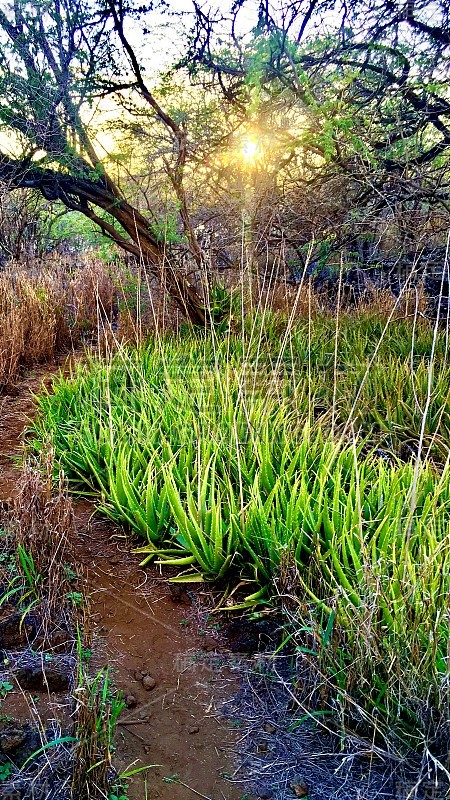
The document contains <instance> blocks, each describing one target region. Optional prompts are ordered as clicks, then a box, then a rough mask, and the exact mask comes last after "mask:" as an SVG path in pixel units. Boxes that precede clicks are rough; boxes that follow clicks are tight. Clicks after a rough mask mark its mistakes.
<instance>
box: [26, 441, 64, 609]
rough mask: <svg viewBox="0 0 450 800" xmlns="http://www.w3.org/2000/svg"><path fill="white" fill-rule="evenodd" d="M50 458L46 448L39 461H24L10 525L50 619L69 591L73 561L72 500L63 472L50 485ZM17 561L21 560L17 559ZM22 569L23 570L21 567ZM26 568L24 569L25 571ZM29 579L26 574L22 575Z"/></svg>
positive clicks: (51, 454) (51, 470) (51, 473)
mask: <svg viewBox="0 0 450 800" xmlns="http://www.w3.org/2000/svg"><path fill="white" fill-rule="evenodd" d="M53 472H54V458H53V452H52V451H51V450H48V451H47V453H46V455H45V457H44V459H43V463H42V462H39V461H38V460H34V461H31V460H28V461H26V462H25V464H24V467H23V471H22V474H21V477H20V479H19V484H18V492H17V495H16V497H15V499H14V504H13V510H12V521H11V528H12V531H13V534H14V540H15V544H16V546H17V548H18V550H20V549H21V550H22V552H24V553H26V555H27V559H28V560H27V563H28V565H32V569H31V572H32V573H33V575H34V578H35V580H36V587H35V588H36V591H37V592H38V594H39V597H40V600H41V601H42V602H43V603H44V604H45V606H46V608H47V610H48V612H49V616H50V618H51V617H52V616H53V615H54V612H56V611H58V612H60V611H61V610H62V609H63V607H64V605H65V598H67V596H68V595H69V593H70V588H71V583H70V574H69V572H68V569H67V567H68V565H69V564H72V563H73V551H72V545H71V537H73V534H74V516H73V506H72V501H71V499H70V498H69V496H68V493H67V486H66V481H65V478H64V475H63V473H60V474H59V478H58V484H57V486H56V488H55V487H54V485H53ZM19 564H22V570H23V561H21V560H20V559H19ZM23 571H24V570H23ZM25 571H26V570H25ZM25 577H26V578H27V579H28V580H29V578H30V576H29V575H28V574H25Z"/></svg>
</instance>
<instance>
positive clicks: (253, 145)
mask: <svg viewBox="0 0 450 800" xmlns="http://www.w3.org/2000/svg"><path fill="white" fill-rule="evenodd" d="M260 152H261V148H260V145H259V144H258V142H257V141H256V139H253V138H251V137H250V136H246V137H245V139H244V140H243V142H242V148H241V153H242V158H243V159H244V160H245V161H249V162H251V161H255V159H256V158H257V156H258V155H259V154H260Z"/></svg>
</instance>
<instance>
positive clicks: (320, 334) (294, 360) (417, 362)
mask: <svg viewBox="0 0 450 800" xmlns="http://www.w3.org/2000/svg"><path fill="white" fill-rule="evenodd" d="M256 329H257V330H258V335H257V337H255V336H252V335H250V334H249V333H248V332H247V334H245V331H244V335H243V336H241V337H239V338H237V337H236V338H235V337H234V336H233V335H231V334H227V335H226V336H225V337H224V338H222V339H220V340H218V339H215V338H214V337H213V336H199V335H197V336H194V334H188V335H187V336H186V337H185V338H183V339H179V340H175V339H171V338H167V339H163V340H161V339H155V340H151V341H150V342H149V343H148V344H147V345H146V346H145V347H143V348H142V349H140V350H128V351H127V350H122V351H120V352H119V353H117V354H116V355H115V356H114V358H113V359H112V360H111V361H110V362H108V363H105V362H101V361H96V360H91V361H89V362H88V363H87V365H81V366H79V367H78V368H77V370H76V371H75V372H74V374H73V376H72V377H71V379H70V380H67V379H65V378H63V377H60V378H58V379H57V380H56V381H55V382H54V385H53V388H52V390H51V392H44V393H43V394H42V396H41V397H40V399H39V401H38V403H39V408H40V414H39V416H38V419H37V421H36V423H35V426H34V430H35V435H36V440H35V446H36V447H38V448H39V446H40V445H39V443H40V442H47V441H48V440H49V439H50V440H51V441H52V444H53V447H54V448H55V451H56V453H57V456H58V458H59V460H60V462H61V465H62V467H63V468H64V470H65V472H66V474H67V475H68V478H69V480H70V481H71V483H72V485H73V486H74V487H75V488H77V489H78V490H82V491H84V492H91V493H95V494H97V495H98V497H99V503H100V505H101V508H102V510H103V511H104V512H105V513H106V514H108V515H109V516H110V517H111V518H112V519H114V520H116V521H118V522H121V523H125V524H126V525H127V526H129V527H130V528H131V529H132V530H133V531H135V532H136V533H137V534H138V535H139V536H140V537H141V538H142V539H143V540H144V542H143V546H142V548H141V552H142V553H143V555H144V563H146V562H147V561H148V560H150V559H157V561H158V562H159V563H163V564H167V565H171V566H172V567H173V566H175V567H178V576H177V580H182V581H209V580H213V579H216V580H217V579H223V578H226V579H227V580H228V581H229V584H230V586H233V585H235V584H236V583H238V582H239V581H244V582H248V586H249V589H248V595H247V598H246V599H245V600H244V601H243V605H244V606H245V605H247V606H252V605H254V604H255V603H257V602H258V601H262V600H264V601H267V600H268V599H269V597H270V594H271V593H273V591H274V588H273V587H274V586H278V587H279V586H280V585H283V586H284V587H285V588H286V586H287V582H286V580H285V579H286V575H287V574H288V573H289V574H291V573H295V580H294V583H293V584H292V582H291V584H290V591H292V592H294V593H295V594H296V596H297V598H300V600H301V603H302V604H303V608H308V614H310V615H311V614H312V616H313V618H314V619H315V620H316V621H317V624H318V625H319V626H322V627H324V628H325V629H326V630H327V631H328V633H327V636H326V647H324V646H321V648H319V649H318V651H317V655H320V658H321V661H322V663H323V664H326V666H327V669H328V671H329V673H330V674H331V675H332V681H333V685H334V686H335V688H336V689H337V690H338V692H339V696H340V698H341V701H342V702H344V700H343V699H342V698H344V699H345V698H347V697H348V696H350V695H351V696H352V697H356V698H357V701H358V703H360V704H361V706H362V707H363V708H364V709H365V713H367V712H369V713H370V714H372V715H373V714H374V713H375V714H377V715H379V720H382V721H379V722H378V723H377V725H378V729H379V730H382V729H383V730H387V729H388V728H390V729H391V731H393V732H394V733H395V734H398V736H400V737H401V738H403V739H405V737H407V738H408V737H409V738H410V739H412V740H414V741H415V743H416V744H417V741H422V740H425V739H427V741H428V743H429V742H430V737H431V739H432V738H433V736H435V737H436V736H438V732H440V731H441V729H442V725H443V721H444V720H445V719H446V718H447V716H448V688H447V687H448V598H449V594H450V592H449V589H450V580H449V578H450V533H449V530H450V526H449V522H450V482H449V467H448V465H447V456H448V445H449V441H450V439H449V425H450V422H449V411H450V409H449V403H448V390H447V387H448V386H449V378H450V374H449V368H448V367H447V364H446V357H445V352H446V351H445V337H444V336H441V335H438V336H437V337H436V341H435V347H434V359H433V362H431V360H430V353H431V352H432V340H433V331H432V330H431V329H430V328H429V327H427V326H426V325H423V326H421V327H420V328H417V329H416V330H413V329H412V327H411V326H408V325H407V324H406V323H405V322H404V321H397V322H393V323H392V324H391V325H390V326H388V327H387V328H386V330H384V328H383V325H382V323H380V322H379V321H376V320H374V319H372V318H371V317H370V316H366V317H361V318H359V319H356V320H351V319H350V318H344V319H343V320H342V321H341V327H340V329H339V330H337V331H336V329H335V327H334V322H333V321H332V320H330V319H329V318H323V319H318V320H316V321H315V322H314V323H313V325H312V326H311V325H308V324H307V323H303V322H299V323H297V324H296V325H295V326H294V327H293V328H291V329H290V330H289V340H287V339H285V340H284V341H285V343H286V346H285V347H282V348H281V349H280V344H279V342H280V340H281V341H283V333H282V332H281V335H280V330H279V321H277V320H276V319H272V318H269V319H268V320H266V324H263V325H261V326H259V325H258V326H253V330H256ZM430 385H431V386H432V393H431V395H430ZM421 431H422V435H421ZM406 445H407V446H408V448H409V449H408V450H407V453H408V455H409V460H403V461H402V460H401V459H400V458H399V457H398V453H399V450H400V449H401V447H402V446H406ZM418 447H419V448H421V453H420V455H421V456H423V457H422V458H421V459H412V458H411V454H412V453H414V452H415V451H416V450H417V448H418ZM380 448H385V449H386V448H387V450H388V453H387V452H384V453H383V455H384V457H380V456H379V454H378V455H377V449H378V453H379V450H380ZM425 457H426V458H425ZM283 581H284V583H283ZM311 609H312V611H311ZM330 621H331V622H332V626H331V627H332V635H331V633H330ZM319 638H320V637H319ZM321 642H322V645H323V637H322V638H321Z"/></svg>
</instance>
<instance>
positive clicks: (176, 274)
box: [0, 153, 206, 325]
mask: <svg viewBox="0 0 450 800" xmlns="http://www.w3.org/2000/svg"><path fill="white" fill-rule="evenodd" d="M0 183H1V184H3V185H4V186H5V188H6V189H7V190H8V189H9V190H11V189H24V188H32V189H38V190H39V191H40V192H41V193H42V194H43V196H44V197H45V198H46V199H47V200H53V201H56V200H60V201H61V202H62V203H64V205H65V206H66V207H67V208H69V209H71V210H73V211H78V212H80V213H81V214H84V215H85V216H86V217H88V218H89V219H91V220H92V221H93V222H94V223H95V224H96V225H98V227H99V228H100V229H101V231H102V233H103V234H104V235H105V236H107V237H108V238H109V239H110V240H112V241H113V242H115V243H116V244H117V245H119V247H121V248H122V249H123V250H126V251H127V252H128V253H132V254H133V255H135V256H136V257H137V258H141V259H142V260H143V261H144V263H145V264H146V266H148V268H149V269H150V271H151V272H152V273H153V275H155V276H156V277H157V278H158V279H159V280H160V281H161V282H162V283H163V284H164V286H165V287H166V289H167V291H168V293H169V294H170V296H171V297H173V299H174V300H175V301H176V303H177V305H178V306H179V308H180V309H181V311H182V312H183V313H184V314H185V315H186V317H187V318H188V319H189V320H190V321H191V322H192V323H193V324H194V325H204V324H205V320H206V315H205V309H204V305H203V300H202V297H201V296H200V294H199V293H198V291H197V290H196V288H195V287H194V286H192V285H191V284H190V283H189V281H188V279H187V277H186V275H185V274H183V272H182V271H181V270H180V269H179V268H178V267H176V266H175V265H174V264H173V263H172V261H171V258H170V254H168V253H167V252H166V250H165V247H163V246H162V245H161V242H159V241H158V240H157V238H156V237H155V235H154V234H153V232H152V231H151V229H150V227H149V225H148V222H147V220H146V218H145V217H144V216H143V215H142V214H141V212H140V211H138V210H137V209H136V208H133V206H131V205H130V204H129V203H127V202H126V200H124V199H122V198H121V197H118V196H117V194H115V193H114V192H113V191H112V190H111V187H110V186H108V185H107V183H106V182H105V181H103V180H101V179H99V180H98V181H95V180H90V179H89V178H83V177H78V176H73V175H70V174H67V173H60V172H56V171H53V170H49V169H42V168H41V167H38V166H35V165H34V164H33V162H29V161H19V160H14V159H11V158H9V156H6V155H3V154H2V153H0ZM94 207H95V208H97V209H102V210H103V211H107V212H108V214H110V215H111V216H112V217H113V218H114V219H115V220H116V221H117V222H118V223H119V225H120V226H121V228H122V231H123V233H124V234H126V235H127V236H128V237H129V238H126V236H125V235H123V234H122V233H120V231H118V230H117V228H115V226H114V225H113V224H112V223H111V222H108V221H106V220H104V219H102V218H101V217H99V216H98V213H96V211H94Z"/></svg>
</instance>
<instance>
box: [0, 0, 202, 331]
mask: <svg viewBox="0 0 450 800" xmlns="http://www.w3.org/2000/svg"><path fill="white" fill-rule="evenodd" d="M130 11H131V9H130V7H129V6H127V8H126V9H125V8H124V6H123V4H122V0H117V2H116V0H105V2H99V3H97V4H96V3H95V0H94V2H93V3H90V2H89V0H47V2H46V3H44V4H42V3H39V4H34V3H33V2H29V0H15V2H14V4H13V6H12V7H11V8H10V9H9V11H8V12H6V11H3V10H0V93H1V94H0V120H1V122H2V124H3V128H4V129H7V130H8V131H12V132H13V134H14V146H15V148H16V149H18V150H19V152H20V155H19V157H12V156H11V155H8V154H7V153H6V152H3V153H0V181H1V183H2V184H3V185H4V186H5V187H7V188H8V189H17V188H30V189H37V190H39V191H40V192H41V193H42V195H43V196H44V197H45V198H46V199H47V200H52V201H56V200H59V201H61V202H62V203H64V205H65V206H66V207H67V208H68V209H71V210H76V211H79V212H81V213H83V214H84V215H85V216H86V217H88V218H89V219H91V220H92V221H93V222H95V223H96V224H97V225H98V226H99V227H100V228H101V230H102V232H103V234H104V235H105V236H107V237H109V238H110V239H112V240H113V241H114V242H115V243H116V244H118V245H119V246H120V247H122V248H123V249H124V250H126V251H128V252H130V253H133V254H134V255H135V256H137V257H139V258H142V259H143V260H144V261H145V262H146V264H147V265H148V266H149V268H150V269H151V270H153V272H154V273H156V274H157V275H158V277H159V278H160V279H161V278H162V279H163V281H164V284H165V286H166V288H167V290H168V291H169V293H170V294H171V295H172V296H173V297H174V298H175V300H176V301H177V302H178V304H179V305H180V307H181V308H182V309H183V311H184V312H185V313H186V314H187V316H188V317H189V318H190V319H191V321H192V322H195V323H200V324H203V323H204V321H205V311H204V308H203V301H202V296H201V293H200V292H199V290H198V288H196V287H195V286H194V285H192V284H191V283H190V281H189V279H188V276H187V275H186V274H185V273H184V272H183V271H182V270H181V269H180V268H179V267H178V266H177V265H176V264H175V263H174V260H173V259H171V257H170V253H168V252H167V251H166V248H165V247H164V244H163V243H161V242H160V241H159V240H158V237H156V236H155V234H154V233H153V231H152V227H151V225H150V224H149V221H148V219H147V217H146V216H145V215H144V214H143V213H142V212H141V211H140V210H139V208H137V207H136V206H135V205H133V204H132V203H130V202H128V201H127V199H126V197H125V196H124V195H123V192H122V189H121V188H120V187H119V186H118V184H117V183H116V182H115V181H113V180H112V178H111V177H110V175H109V174H108V172H107V170H106V169H105V165H104V163H102V160H101V159H100V157H99V155H98V153H97V151H96V148H95V145H94V143H93V141H92V139H91V137H90V136H89V132H88V127H87V125H86V124H85V122H84V120H83V112H84V110H85V109H86V107H89V106H92V104H93V102H94V101H95V100H96V98H99V97H101V96H106V95H108V94H111V93H114V92H116V93H117V92H130V91H134V92H138V94H139V96H140V98H141V99H142V101H144V102H145V103H147V104H148V105H149V106H150V108H151V109H152V111H153V113H154V114H155V115H156V117H157V118H158V120H159V121H160V122H161V123H162V124H163V125H164V126H165V128H166V129H167V130H169V131H170V132H171V134H172V137H173V142H174V160H173V164H168V165H167V166H168V172H169V176H170V178H171V181H172V185H173V187H174V190H175V192H176V195H177V198H178V200H179V204H180V213H181V217H182V221H183V226H184V230H185V233H186V236H187V239H188V243H189V248H190V250H191V253H192V255H193V257H194V259H195V262H196V264H197V266H199V265H200V263H201V251H200V248H199V245H198V242H197V241H196V237H195V233H194V231H193V228H192V225H191V223H190V218H189V211H188V208H187V203H186V197H185V192H184V184H183V177H184V176H183V173H184V166H185V160H186V140H187V132H186V130H185V129H184V127H183V126H182V125H178V123H177V122H176V121H175V120H174V119H172V117H171V116H170V115H169V114H168V113H166V112H165V111H164V110H163V109H162V108H161V106H160V105H159V104H158V103H157V101H156V100H155V98H154V96H153V94H152V92H151V90H150V89H149V88H148V86H147V84H146V83H145V80H144V77H143V73H142V70H141V68H140V65H139V62H138V59H137V56H136V54H135V52H134V50H133V48H132V46H131V45H130V43H129V40H128V38H127V36H126V34H125V19H126V16H127V14H128V13H130ZM130 72H131V75H130ZM124 74H125V78H124V77H123V75H124Z"/></svg>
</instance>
